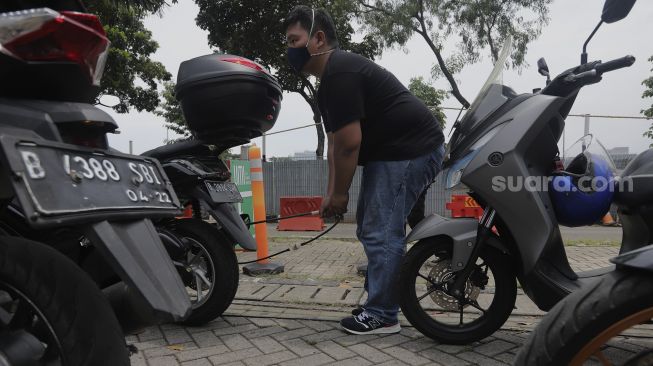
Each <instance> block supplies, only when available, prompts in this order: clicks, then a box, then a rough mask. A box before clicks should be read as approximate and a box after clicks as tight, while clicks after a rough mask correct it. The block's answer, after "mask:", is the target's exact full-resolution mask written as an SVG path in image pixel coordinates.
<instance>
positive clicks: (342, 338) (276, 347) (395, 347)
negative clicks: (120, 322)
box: [127, 314, 653, 366]
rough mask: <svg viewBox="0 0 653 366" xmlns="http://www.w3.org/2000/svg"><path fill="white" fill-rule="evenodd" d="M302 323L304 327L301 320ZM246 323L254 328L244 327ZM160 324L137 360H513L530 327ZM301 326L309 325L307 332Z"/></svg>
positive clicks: (206, 363) (287, 364)
mask: <svg viewBox="0 0 653 366" xmlns="http://www.w3.org/2000/svg"><path fill="white" fill-rule="evenodd" d="M306 315H308V314H306ZM261 320H265V321H261ZM295 322H296V323H295ZM297 323H298V324H300V325H302V327H301V328H296V325H298V324H297ZM315 324H319V326H318V327H315V326H312V325H315ZM243 327H245V328H247V329H249V330H248V331H247V332H246V333H240V329H243ZM150 329H152V328H150ZM154 329H158V330H159V332H158V333H157V334H159V335H160V338H156V339H152V337H151V334H152V333H153V332H152V331H151V330H148V331H147V332H143V333H140V334H136V335H130V336H129V337H127V341H128V342H130V343H132V344H134V345H135V346H136V347H137V348H138V349H139V353H138V354H135V355H133V356H132V359H131V361H132V365H133V366H216V365H247V366H258V365H281V366H293V365H298V366H318V365H509V364H511V363H512V361H513V360H514V358H515V355H516V353H517V352H518V349H519V347H520V346H521V344H522V343H523V342H524V341H525V339H526V338H527V337H528V331H524V330H522V331H510V330H500V331H498V332H496V333H495V334H494V335H493V336H491V337H489V338H487V339H484V340H482V341H480V342H475V343H473V344H471V345H467V346H452V345H442V344H438V343H437V342H435V341H433V340H431V339H428V338H425V337H424V336H422V335H421V334H420V333H419V332H417V331H416V330H414V329H413V328H410V327H406V328H403V329H402V331H401V334H399V335H385V336H379V335H371V336H352V335H348V334H345V333H344V332H343V331H342V330H340V329H339V325H338V323H337V322H336V321H330V320H323V321H319V322H315V321H306V320H294V321H289V320H288V319H280V318H249V317H240V316H225V317H222V318H219V319H217V320H215V321H213V322H211V323H209V324H206V325H204V326H202V327H199V328H187V329H185V328H182V327H178V326H176V325H163V326H159V327H155V328H154ZM297 330H303V332H302V333H301V335H298V334H299V333H298V332H297ZM170 331H175V332H180V333H186V335H187V337H188V339H192V341H190V342H183V343H175V342H171V341H169V340H168V339H167V338H165V337H164V336H163V334H166V333H167V332H170ZM293 332H294V333H293ZM225 334H227V335H226V336H225ZM287 334H293V336H291V337H286V335H287ZM204 338H209V339H211V345H206V344H205V343H202V342H203V341H202V339H204ZM646 347H653V340H650V339H648V340H647V339H643V338H638V339H623V340H621V341H619V342H615V343H613V344H612V347H611V348H610V349H609V350H608V351H607V353H610V354H615V355H619V356H621V357H627V356H629V355H633V354H634V353H636V352H640V351H642V350H644V349H645V348H646Z"/></svg>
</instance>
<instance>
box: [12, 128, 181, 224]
mask: <svg viewBox="0 0 653 366" xmlns="http://www.w3.org/2000/svg"><path fill="white" fill-rule="evenodd" d="M12 139H15V138H13V137H11V136H2V147H3V150H4V153H5V157H6V159H7V161H8V163H9V166H10V168H11V170H12V172H13V174H14V177H13V186H14V190H15V191H16V195H17V196H18V199H19V201H20V202H21V205H22V206H23V209H24V211H25V214H26V215H27V216H28V217H30V218H31V221H32V222H33V223H36V222H40V221H44V220H45V221H48V220H49V219H52V218H61V217H65V216H67V215H68V216H70V215H73V216H77V217H78V219H77V221H80V218H79V216H80V214H86V219H87V220H88V218H89V214H91V213H93V214H94V215H100V216H101V215H103V214H113V216H112V217H116V214H119V215H120V216H118V217H124V218H127V217H128V216H129V214H130V213H131V214H132V216H133V213H134V212H140V213H141V216H148V215H147V214H146V213H147V212H149V213H152V214H159V213H163V212H167V213H170V214H174V213H175V212H177V211H178V210H179V209H180V204H179V200H178V198H177V196H176V195H175V193H174V191H173V190H172V185H171V184H170V182H169V181H168V178H167V176H166V175H165V174H164V173H163V169H162V168H161V166H160V164H159V163H158V161H156V160H152V159H148V158H142V157H139V156H134V155H126V154H121V153H114V152H105V151H93V150H87V149H85V148H79V147H77V146H73V145H67V144H61V143H56V142H50V141H43V142H41V141H39V142H37V143H34V142H21V141H18V140H12ZM109 216H111V215H109ZM58 222H62V220H59V221H58ZM45 223H48V222H45ZM49 223H52V222H51V220H50V222H49Z"/></svg>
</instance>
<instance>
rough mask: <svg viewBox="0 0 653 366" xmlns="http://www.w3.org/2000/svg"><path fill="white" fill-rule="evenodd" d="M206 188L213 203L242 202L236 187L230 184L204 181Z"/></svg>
mask: <svg viewBox="0 0 653 366" xmlns="http://www.w3.org/2000/svg"><path fill="white" fill-rule="evenodd" d="M204 183H205V184H206V188H207V189H208V191H209V195H211V199H213V202H215V203H223V202H228V203H235V202H243V197H242V196H241V195H240V192H239V191H238V187H236V185H235V184H234V183H231V182H214V181H208V180H207V181H204Z"/></svg>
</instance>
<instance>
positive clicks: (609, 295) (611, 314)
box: [515, 270, 653, 365]
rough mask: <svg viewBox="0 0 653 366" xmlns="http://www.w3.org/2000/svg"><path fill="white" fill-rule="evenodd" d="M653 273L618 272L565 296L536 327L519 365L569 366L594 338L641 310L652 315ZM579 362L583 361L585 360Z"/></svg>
mask: <svg viewBox="0 0 653 366" xmlns="http://www.w3.org/2000/svg"><path fill="white" fill-rule="evenodd" d="M652 293H653V274H651V273H642V272H637V271H628V270H626V271H615V272H612V273H610V274H607V275H606V276H604V277H602V278H601V279H598V280H597V281H596V282H593V283H592V284H590V285H588V286H586V287H583V288H582V289H580V290H578V291H576V292H573V293H572V294H570V295H569V296H567V297H565V298H564V299H563V300H562V301H561V302H559V303H558V304H556V306H554V307H553V309H551V311H550V312H549V313H548V314H547V315H546V316H545V317H544V319H542V321H541V322H540V323H539V324H538V326H537V327H536V328H535V330H534V331H533V333H532V334H531V336H530V338H529V339H528V341H527V342H526V344H525V345H524V346H523V347H522V349H521V350H520V351H519V354H518V355H517V358H516V360H515V364H516V365H569V364H571V363H572V361H573V360H574V357H575V356H576V355H578V354H579V352H580V351H581V350H582V349H583V348H584V347H585V346H586V345H590V344H591V343H592V342H593V341H594V340H595V337H596V336H598V335H599V334H601V333H602V332H604V331H606V330H607V329H608V328H610V327H611V326H613V325H615V324H617V323H619V322H620V321H622V320H624V319H626V318H628V317H629V316H631V315H633V314H637V313H640V312H642V311H647V310H648V311H650V313H649V315H648V317H649V318H648V319H649V320H650V316H651V314H653V296H651V294H652ZM579 364H582V360H581V361H580V363H579Z"/></svg>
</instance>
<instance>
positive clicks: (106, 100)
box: [95, 94, 120, 108]
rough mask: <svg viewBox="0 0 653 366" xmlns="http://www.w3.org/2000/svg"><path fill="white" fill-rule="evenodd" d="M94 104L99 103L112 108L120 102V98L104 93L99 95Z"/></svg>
mask: <svg viewBox="0 0 653 366" xmlns="http://www.w3.org/2000/svg"><path fill="white" fill-rule="evenodd" d="M95 103H96V104H100V105H102V106H104V107H108V108H113V107H115V106H117V105H118V104H120V98H118V97H117V96H115V95H109V94H104V95H102V96H100V97H99V98H98V99H97V100H96V101H95Z"/></svg>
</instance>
